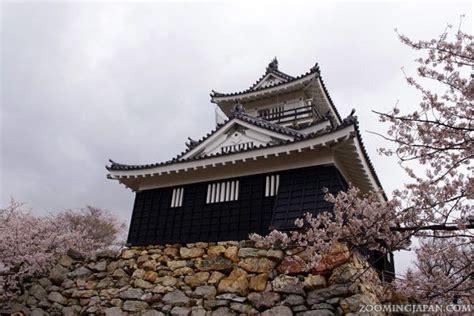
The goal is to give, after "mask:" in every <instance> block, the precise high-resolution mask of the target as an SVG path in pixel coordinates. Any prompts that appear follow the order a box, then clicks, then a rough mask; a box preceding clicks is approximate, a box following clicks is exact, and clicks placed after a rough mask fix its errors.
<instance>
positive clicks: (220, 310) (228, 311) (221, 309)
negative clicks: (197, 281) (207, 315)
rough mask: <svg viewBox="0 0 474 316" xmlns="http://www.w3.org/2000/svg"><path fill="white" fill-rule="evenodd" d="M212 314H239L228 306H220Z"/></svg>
mask: <svg viewBox="0 0 474 316" xmlns="http://www.w3.org/2000/svg"><path fill="white" fill-rule="evenodd" d="M211 315H212V316H234V315H237V313H235V312H234V311H232V310H231V309H230V308H228V307H219V308H218V309H216V310H215V311H213V312H212V314H211Z"/></svg>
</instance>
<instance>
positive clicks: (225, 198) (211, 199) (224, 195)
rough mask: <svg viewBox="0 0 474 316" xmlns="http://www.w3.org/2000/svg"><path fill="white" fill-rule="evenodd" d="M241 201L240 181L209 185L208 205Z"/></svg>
mask: <svg viewBox="0 0 474 316" xmlns="http://www.w3.org/2000/svg"><path fill="white" fill-rule="evenodd" d="M238 199H239V180H234V181H225V182H219V183H210V184H208V185H207V194H206V203H207V204H210V203H219V202H229V201H236V200H238Z"/></svg>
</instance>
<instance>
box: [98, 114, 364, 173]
mask: <svg viewBox="0 0 474 316" xmlns="http://www.w3.org/2000/svg"><path fill="white" fill-rule="evenodd" d="M247 117H249V116H247ZM237 118H238V117H237ZM233 119H234V118H231V119H229V120H228V121H226V122H225V123H224V124H222V125H221V126H219V127H218V128H217V129H215V130H214V131H213V132H210V133H208V134H207V135H206V136H204V137H203V138H202V139H201V140H199V144H201V143H202V142H203V141H204V140H206V139H207V138H208V137H210V136H211V135H212V134H214V133H215V132H217V131H218V130H219V129H220V128H222V127H223V126H224V125H226V124H227V123H228V122H230V121H232V120H233ZM351 125H354V126H356V127H357V121H355V122H351V123H349V122H348V123H347V124H344V125H339V126H337V127H335V128H329V129H328V128H326V129H323V130H320V131H317V132H313V133H309V134H303V133H300V132H298V131H296V130H294V131H295V132H297V133H299V134H301V137H295V138H294V139H293V140H282V141H281V142H278V143H274V144H267V145H259V146H256V147H254V148H249V149H245V150H241V151H239V153H241V152H247V151H252V150H258V149H262V148H270V147H276V146H281V145H285V144H289V143H297V142H300V141H304V140H307V139H311V138H316V137H320V136H323V135H326V134H330V133H333V132H337V131H339V130H341V129H343V128H346V127H348V126H351ZM189 151H190V150H186V151H184V152H182V153H181V154H180V155H178V156H177V157H175V158H173V159H171V160H167V161H164V162H157V163H151V164H142V165H127V164H122V163H116V162H114V161H112V160H110V162H111V166H106V167H105V168H106V169H107V170H137V169H147V168H154V167H159V166H165V165H170V164H173V163H181V162H188V161H193V160H200V159H205V158H213V157H220V156H224V155H231V154H235V153H233V152H230V153H215V154H212V155H209V156H204V157H190V158H186V159H183V160H179V158H181V157H182V156H184V155H185V154H186V153H188V152H189Z"/></svg>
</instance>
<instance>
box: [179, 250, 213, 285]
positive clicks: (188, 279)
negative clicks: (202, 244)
mask: <svg viewBox="0 0 474 316" xmlns="http://www.w3.org/2000/svg"><path fill="white" fill-rule="evenodd" d="M196 249H199V248H196ZM208 279H209V272H198V273H196V274H192V275H187V276H185V277H184V283H186V284H187V285H189V286H191V287H196V286H199V285H203V284H205V283H206V281H207V280H208Z"/></svg>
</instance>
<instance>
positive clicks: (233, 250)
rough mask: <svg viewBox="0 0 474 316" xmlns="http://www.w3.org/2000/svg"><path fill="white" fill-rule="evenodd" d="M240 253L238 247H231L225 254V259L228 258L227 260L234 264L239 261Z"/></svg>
mask: <svg viewBox="0 0 474 316" xmlns="http://www.w3.org/2000/svg"><path fill="white" fill-rule="evenodd" d="M238 251H239V249H238V248H237V247H236V246H230V247H229V248H227V249H226V251H225V252H224V257H226V258H227V259H229V260H231V261H233V262H237V261H239V258H238V257H237V253H238Z"/></svg>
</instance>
